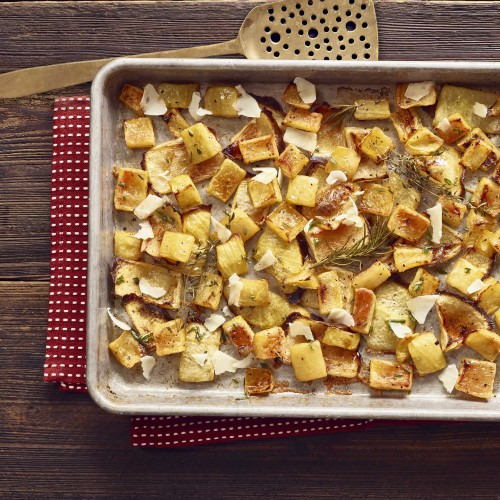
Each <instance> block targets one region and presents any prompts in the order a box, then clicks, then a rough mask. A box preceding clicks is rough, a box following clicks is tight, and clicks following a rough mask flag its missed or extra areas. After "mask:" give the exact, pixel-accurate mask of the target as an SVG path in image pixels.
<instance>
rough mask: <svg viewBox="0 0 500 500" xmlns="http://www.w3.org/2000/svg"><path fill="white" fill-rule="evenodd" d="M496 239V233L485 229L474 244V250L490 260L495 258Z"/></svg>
mask: <svg viewBox="0 0 500 500" xmlns="http://www.w3.org/2000/svg"><path fill="white" fill-rule="evenodd" d="M494 238H495V233H493V232H491V231H488V229H483V230H482V231H481V232H480V233H479V235H478V237H477V240H476V241H475V243H474V250H475V251H476V252H478V253H480V254H481V255H484V256H485V257H488V259H491V258H493V256H494V255H495V248H494V247H493V245H492V242H493V240H494Z"/></svg>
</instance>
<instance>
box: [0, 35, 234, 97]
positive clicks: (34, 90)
mask: <svg viewBox="0 0 500 500" xmlns="http://www.w3.org/2000/svg"><path fill="white" fill-rule="evenodd" d="M241 53H242V47H241V43H240V41H239V39H238V38H236V39H234V40H230V41H228V42H222V43H214V44H212V45H202V46H200V47H188V48H184V49H177V50H167V51H162V52H150V53H148V54H138V55H134V56H129V57H147V58H152V57H167V58H172V57H189V58H193V57H210V56H221V55H228V54H241ZM113 59H115V58H109V59H94V60H92V61H79V62H71V63H62V64H52V65H50V66H38V67H36V68H26V69H20V70H18V71H11V72H10V73H4V74H3V75H0V98H15V97H23V96H27V95H31V94H39V93H41V92H47V91H49V90H54V89H61V88H63V87H70V86H72V85H78V84H80V83H86V82H90V81H92V80H93V78H94V76H95V74H96V73H97V72H98V71H99V70H100V69H101V68H102V67H103V66H104V65H105V64H107V63H108V62H110V61H113Z"/></svg>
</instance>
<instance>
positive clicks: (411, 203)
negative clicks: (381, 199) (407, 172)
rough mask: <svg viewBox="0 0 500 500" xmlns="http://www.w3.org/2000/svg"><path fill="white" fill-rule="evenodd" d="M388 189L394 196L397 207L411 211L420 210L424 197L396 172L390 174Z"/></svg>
mask: <svg viewBox="0 0 500 500" xmlns="http://www.w3.org/2000/svg"><path fill="white" fill-rule="evenodd" d="M387 187H388V188H389V189H390V190H391V192H392V195H393V196H394V204H395V206H398V205H403V206H405V207H408V208H409V209H410V210H416V209H417V208H418V205H419V204H420V200H421V198H422V195H421V194H420V193H419V192H418V191H417V190H416V189H415V188H412V187H411V186H408V184H407V183H406V182H404V181H403V179H402V178H401V176H399V175H398V174H396V173H395V172H389V179H388V181H387Z"/></svg>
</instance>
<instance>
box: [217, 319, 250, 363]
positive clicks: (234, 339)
mask: <svg viewBox="0 0 500 500" xmlns="http://www.w3.org/2000/svg"><path fill="white" fill-rule="evenodd" d="M222 329H223V330H224V333H225V334H226V335H227V337H228V338H229V340H230V341H231V343H232V344H233V345H234V347H235V348H236V350H237V351H238V354H239V355H240V356H241V357H245V356H248V355H249V354H250V353H251V352H252V351H253V337H254V333H253V330H252V328H251V326H250V325H249V324H248V323H247V322H246V321H245V319H244V318H243V316H235V317H234V318H231V319H230V320H228V321H226V322H225V323H224V324H223V325H222Z"/></svg>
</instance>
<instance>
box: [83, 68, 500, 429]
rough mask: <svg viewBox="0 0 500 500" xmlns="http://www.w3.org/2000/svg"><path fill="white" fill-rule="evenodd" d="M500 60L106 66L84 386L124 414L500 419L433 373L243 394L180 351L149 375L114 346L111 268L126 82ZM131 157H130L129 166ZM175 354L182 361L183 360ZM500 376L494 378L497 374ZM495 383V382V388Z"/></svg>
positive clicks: (411, 77) (366, 80) (335, 74)
mask: <svg viewBox="0 0 500 500" xmlns="http://www.w3.org/2000/svg"><path fill="white" fill-rule="evenodd" d="M499 74H500V63H495V62H484V63H481V62H460V61H447V62H444V61H439V62H375V63H364V62H350V63H345V62H338V63H337V62H331V61H304V62H296V61H294V62H288V61H250V60H231V59H200V60H197V59H149V60H148V59H142V60H139V59H119V60H116V61H114V62H111V63H110V64H108V65H107V66H105V67H104V68H103V69H102V70H101V71H100V72H99V73H98V75H97V76H96V78H95V80H94V82H93V84H92V100H91V154H90V173H89V176H90V178H89V180H90V192H89V194H90V202H89V255H88V269H89V272H88V285H87V287H88V292H87V294H88V295H87V385H88V389H89V392H90V394H91V396H92V398H93V399H94V400H95V402H96V403H97V404H98V405H99V406H101V407H102V408H104V409H105V410H108V411H111V412H115V413H123V414H151V415H170V414H171V415H174V414H176V415H189V414H191V415H228V416H286V417H332V418H337V417H338V418H349V417H352V418H397V419H448V420H499V419H500V398H498V399H497V398H496V397H493V398H491V399H490V400H489V401H487V402H484V401H478V400H472V399H471V398H466V397H464V396H457V395H454V396H450V395H449V394H447V393H446V392H445V391H444V389H443V388H442V386H441V385H440V383H439V382H437V380H436V381H435V383H433V384H429V385H426V384H422V385H420V386H419V387H418V388H417V389H416V390H413V391H412V393H411V394H409V395H401V394H390V393H387V392H386V393H384V394H383V395H377V394H375V393H374V392H373V391H371V390H370V388H368V387H367V386H365V385H363V384H354V385H353V386H352V387H349V389H350V390H351V391H352V394H350V395H341V394H332V393H328V391H325V390H324V386H323V387H320V385H317V384H312V385H311V386H310V387H309V389H311V390H312V391H313V392H311V393H307V394H300V393H290V392H283V393H279V394H273V395H271V396H270V397H263V398H259V397H253V398H250V399H245V398H244V397H242V396H243V391H242V386H241V384H240V382H241V380H242V379H241V377H240V379H241V380H239V381H238V384H235V383H234V381H232V378H234V377H232V375H233V374H226V375H228V376H225V377H224V376H223V377H220V378H219V380H218V381H217V380H216V381H215V382H213V383H209V384H189V385H188V384H180V383H178V382H177V380H176V366H177V364H176V363H175V362H174V361H173V359H165V358H174V357H175V356H167V357H165V358H163V359H161V360H160V363H159V366H158V367H157V368H156V370H155V375H154V377H153V378H152V380H151V381H150V382H147V381H145V380H144V379H143V378H142V376H141V375H140V374H138V373H136V374H132V373H130V372H127V371H126V370H121V369H120V367H119V366H118V364H117V363H116V362H115V361H114V360H112V359H111V358H110V355H109V352H108V347H107V345H108V341H109V339H108V328H109V320H108V317H107V314H106V308H107V307H109V306H110V305H111V303H112V299H111V288H112V283H111V280H110V267H111V263H112V256H113V229H114V219H113V189H114V181H113V177H112V176H111V175H110V171H111V168H112V166H113V164H114V162H115V160H116V157H115V155H116V152H115V148H116V144H117V140H118V134H119V122H120V109H119V108H120V103H119V101H118V96H119V92H120V90H121V87H122V86H123V84H124V83H127V82H137V83H142V84H145V83H149V82H153V83H154V82H161V81H171V82H176V81H178V82H186V81H188V82H189V81H190V82H200V83H202V84H209V83H211V82H218V83H220V82H225V83H228V84H243V85H248V86H249V87H250V88H251V87H252V85H260V84H264V85H266V86H269V87H270V88H271V87H272V86H273V85H274V84H279V86H280V88H281V89H283V88H284V87H285V85H286V84H287V83H288V82H289V81H290V80H293V79H294V78H295V77H296V76H301V77H304V78H307V79H309V80H311V81H313V82H314V83H316V84H317V85H319V86H321V85H328V86H330V85H345V86H353V85H354V86H367V85H368V86H369V85H373V86H380V85H393V84H395V83H397V82H405V81H406V82H410V81H423V80H434V81H436V82H438V83H453V84H459V85H466V86H476V87H481V88H488V87H494V86H496V85H498V76H499ZM131 166H133V165H131ZM177 363H178V361H177ZM497 378H498V377H497ZM497 391H498V382H497V383H496V384H495V393H496V392H497Z"/></svg>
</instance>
